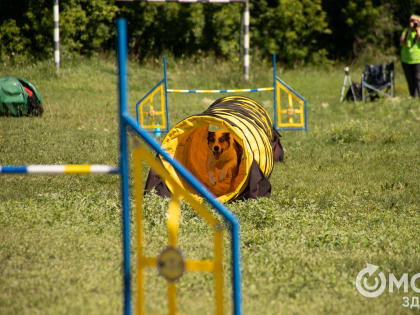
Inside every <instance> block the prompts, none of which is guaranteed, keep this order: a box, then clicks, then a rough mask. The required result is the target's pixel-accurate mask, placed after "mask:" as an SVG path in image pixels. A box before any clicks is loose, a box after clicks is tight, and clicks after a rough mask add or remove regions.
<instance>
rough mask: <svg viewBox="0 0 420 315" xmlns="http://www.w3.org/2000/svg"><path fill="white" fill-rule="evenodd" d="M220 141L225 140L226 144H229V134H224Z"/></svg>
mask: <svg viewBox="0 0 420 315" xmlns="http://www.w3.org/2000/svg"><path fill="white" fill-rule="evenodd" d="M222 139H223V140H225V141H226V142H227V143H228V144H230V133H229V132H224V133H223V134H222Z"/></svg>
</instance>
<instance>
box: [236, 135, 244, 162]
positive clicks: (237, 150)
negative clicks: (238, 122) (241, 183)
mask: <svg viewBox="0 0 420 315" xmlns="http://www.w3.org/2000/svg"><path fill="white" fill-rule="evenodd" d="M233 147H234V148H235V151H236V155H237V156H238V164H239V163H240V161H241V159H242V154H243V153H244V150H243V149H242V146H241V145H240V144H239V142H238V141H236V140H233Z"/></svg>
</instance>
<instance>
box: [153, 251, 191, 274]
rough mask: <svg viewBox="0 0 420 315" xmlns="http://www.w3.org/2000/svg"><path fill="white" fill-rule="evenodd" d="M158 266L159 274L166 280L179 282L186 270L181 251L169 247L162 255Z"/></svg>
mask: <svg viewBox="0 0 420 315" xmlns="http://www.w3.org/2000/svg"><path fill="white" fill-rule="evenodd" d="M157 266H158V270H159V274H160V275H161V276H162V277H164V278H165V279H166V280H168V281H175V280H178V279H179V278H180V277H181V276H182V275H183V273H184V270H185V262H184V258H183V257H182V253H181V251H180V250H179V249H177V248H175V247H167V248H166V249H164V250H163V251H162V252H161V253H160V255H159V257H158V260H157Z"/></svg>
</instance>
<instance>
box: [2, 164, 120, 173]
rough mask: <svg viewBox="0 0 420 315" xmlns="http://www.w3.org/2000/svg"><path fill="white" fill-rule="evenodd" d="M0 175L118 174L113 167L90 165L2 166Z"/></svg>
mask: <svg viewBox="0 0 420 315" xmlns="http://www.w3.org/2000/svg"><path fill="white" fill-rule="evenodd" d="M0 174H119V169H118V168H116V167H114V166H109V165H100V164H91V165H74V164H67V165H4V166H0Z"/></svg>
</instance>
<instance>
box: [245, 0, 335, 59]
mask: <svg viewBox="0 0 420 315" xmlns="http://www.w3.org/2000/svg"><path fill="white" fill-rule="evenodd" d="M271 3H273V1H271ZM269 4H270V2H268V1H258V2H252V3H251V10H254V9H255V11H257V12H259V14H254V13H253V21H252V24H251V30H252V33H251V35H252V39H251V41H252V42H253V43H254V44H255V45H256V46H257V47H259V48H260V49H261V50H262V52H263V53H264V54H272V53H276V54H278V56H279V59H280V60H281V61H283V62H284V63H286V64H296V63H302V62H311V61H314V60H319V59H320V58H321V59H322V57H325V55H326V50H325V49H322V47H320V38H321V36H322V35H323V34H329V33H330V30H329V28H328V24H327V23H326V14H325V12H324V11H323V10H322V6H321V0H316V1H312V0H299V1H295V0H280V1H279V2H278V4H277V5H271V6H270V5H269ZM253 12H254V11H253Z"/></svg>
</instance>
